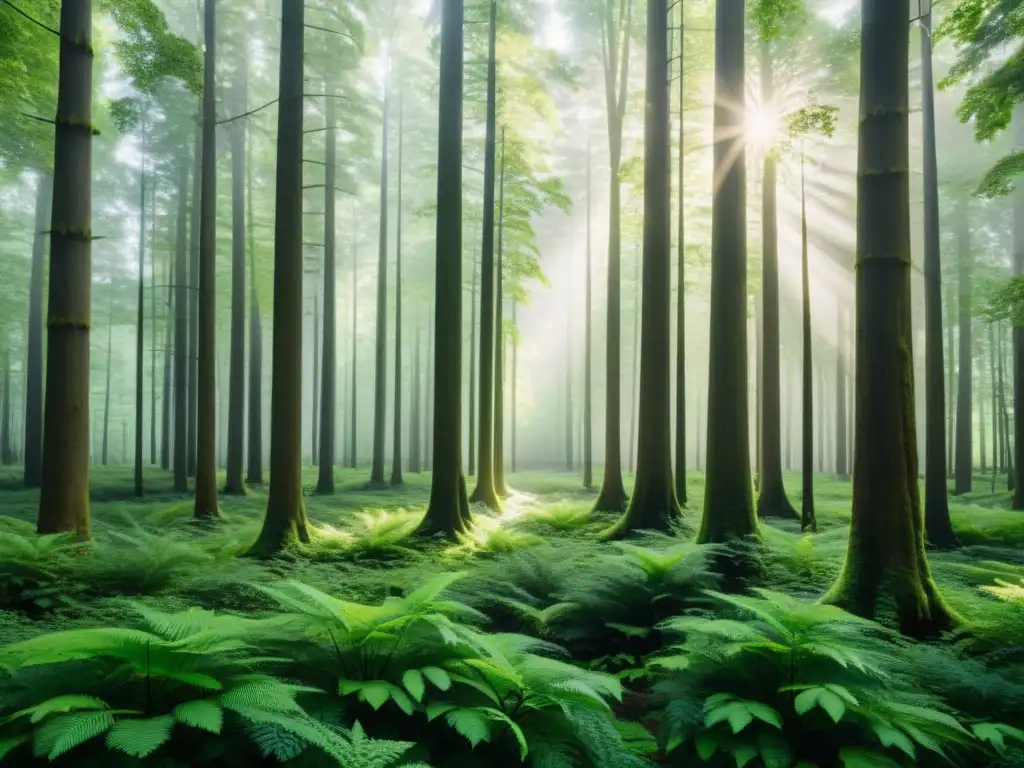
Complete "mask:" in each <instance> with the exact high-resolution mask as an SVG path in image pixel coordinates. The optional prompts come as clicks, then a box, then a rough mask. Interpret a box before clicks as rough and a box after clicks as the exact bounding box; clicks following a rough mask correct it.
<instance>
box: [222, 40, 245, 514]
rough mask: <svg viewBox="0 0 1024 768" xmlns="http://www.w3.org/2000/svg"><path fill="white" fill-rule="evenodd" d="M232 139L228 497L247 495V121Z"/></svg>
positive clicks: (241, 88) (240, 97) (241, 100)
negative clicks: (244, 463) (244, 469)
mask: <svg viewBox="0 0 1024 768" xmlns="http://www.w3.org/2000/svg"><path fill="white" fill-rule="evenodd" d="M239 49H240V51H241V55H240V57H239V61H238V69H239V72H240V75H239V82H238V84H237V96H236V101H235V103H236V104H237V108H238V113H239V114H244V113H245V112H246V110H248V108H249V106H248V105H249V98H248V91H249V88H248V66H249V62H248V58H247V57H246V54H245V45H241V46H239ZM230 136H231V352H230V354H231V360H230V367H229V369H228V456H227V468H226V472H225V477H224V493H226V494H239V493H245V485H244V484H243V483H242V455H243V451H244V445H245V268H246V261H247V259H246V255H247V254H246V242H245V236H246V230H245V193H246V190H245V180H246V140H245V120H235V121H234V122H233V123H231V125H230Z"/></svg>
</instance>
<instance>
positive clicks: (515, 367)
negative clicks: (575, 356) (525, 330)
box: [509, 298, 519, 474]
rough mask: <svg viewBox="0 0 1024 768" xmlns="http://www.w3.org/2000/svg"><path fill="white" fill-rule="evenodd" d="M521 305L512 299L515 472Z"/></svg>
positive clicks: (511, 417)
mask: <svg viewBox="0 0 1024 768" xmlns="http://www.w3.org/2000/svg"><path fill="white" fill-rule="evenodd" d="M518 306H519V302H518V301H516V300H515V299H514V298H513V299H512V331H513V334H512V413H510V414H509V425H510V430H511V432H512V434H511V439H510V440H509V450H510V451H511V452H512V461H511V462H510V465H509V466H510V468H511V469H512V472H513V474H514V473H515V471H516V424H517V423H518V422H517V421H516V405H517V403H518V393H519V390H518V388H517V384H518V382H519V331H518V328H519V326H518V325H516V308H517V307H518Z"/></svg>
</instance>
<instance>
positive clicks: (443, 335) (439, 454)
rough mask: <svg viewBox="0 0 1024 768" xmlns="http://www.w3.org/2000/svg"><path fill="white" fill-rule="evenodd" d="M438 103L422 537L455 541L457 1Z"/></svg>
mask: <svg viewBox="0 0 1024 768" xmlns="http://www.w3.org/2000/svg"><path fill="white" fill-rule="evenodd" d="M441 2H442V11H441V84H440V93H439V97H438V108H439V109H438V111H439V118H438V121H439V126H438V146H437V235H436V243H437V269H436V276H435V282H434V291H435V294H436V298H435V302H434V324H435V325H436V328H437V333H436V340H435V343H434V345H433V358H434V367H433V375H434V377H435V381H434V384H433V397H434V408H433V420H434V421H435V426H434V429H433V430H432V432H433V435H432V437H433V459H432V461H431V466H432V468H433V471H434V476H433V480H432V482H431V484H430V502H429V504H428V506H427V513H426V515H425V516H424V518H423V522H422V524H421V525H420V528H419V532H420V533H421V534H427V535H429V534H441V535H444V536H448V537H454V536H455V534H457V533H459V532H461V531H464V530H465V529H466V526H467V525H468V524H469V522H470V510H469V500H468V499H467V498H466V480H465V477H464V476H463V474H462V458H461V456H460V455H459V454H460V453H461V451H460V445H461V435H462V428H461V423H460V422H461V420H462V408H461V405H462V403H461V401H462V387H461V381H462V226H461V225H462V87H463V83H462V76H463V26H462V25H463V14H464V7H463V0H441Z"/></svg>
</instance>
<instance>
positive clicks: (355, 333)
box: [348, 208, 359, 469]
mask: <svg viewBox="0 0 1024 768" xmlns="http://www.w3.org/2000/svg"><path fill="white" fill-rule="evenodd" d="M352 226H353V230H352V371H351V374H352V375H351V379H350V384H349V390H350V391H349V397H350V398H351V404H350V410H351V413H350V414H349V419H350V420H351V423H350V424H349V454H348V458H349V466H350V467H351V468H352V469H355V468H356V467H357V466H358V464H359V458H358V456H357V455H356V447H357V446H356V438H357V436H358V432H359V409H358V408H357V400H356V383H357V381H358V378H357V376H356V373H357V371H358V365H357V363H358V357H357V352H358V351H359V345H358V343H357V342H358V340H359V312H358V309H359V298H358V296H359V294H358V290H359V289H358V286H357V284H356V282H357V280H356V278H357V270H356V266H357V263H358V261H359V250H358V248H359V237H358V235H356V230H355V226H356V215H355V208H353V209H352Z"/></svg>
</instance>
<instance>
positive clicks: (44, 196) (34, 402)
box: [25, 171, 53, 488]
mask: <svg viewBox="0 0 1024 768" xmlns="http://www.w3.org/2000/svg"><path fill="white" fill-rule="evenodd" d="M52 203H53V176H52V175H51V174H50V173H49V172H48V171H40V173H39V181H38V182H37V185H36V219H35V231H34V233H33V236H32V273H31V277H30V278H29V288H28V360H27V365H26V368H27V371H26V376H27V378H26V380H25V486H26V487H27V488H38V487H39V483H40V482H41V480H42V473H43V465H42V462H43V276H44V273H45V271H46V230H47V223H48V220H49V219H50V207H51V204H52Z"/></svg>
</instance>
